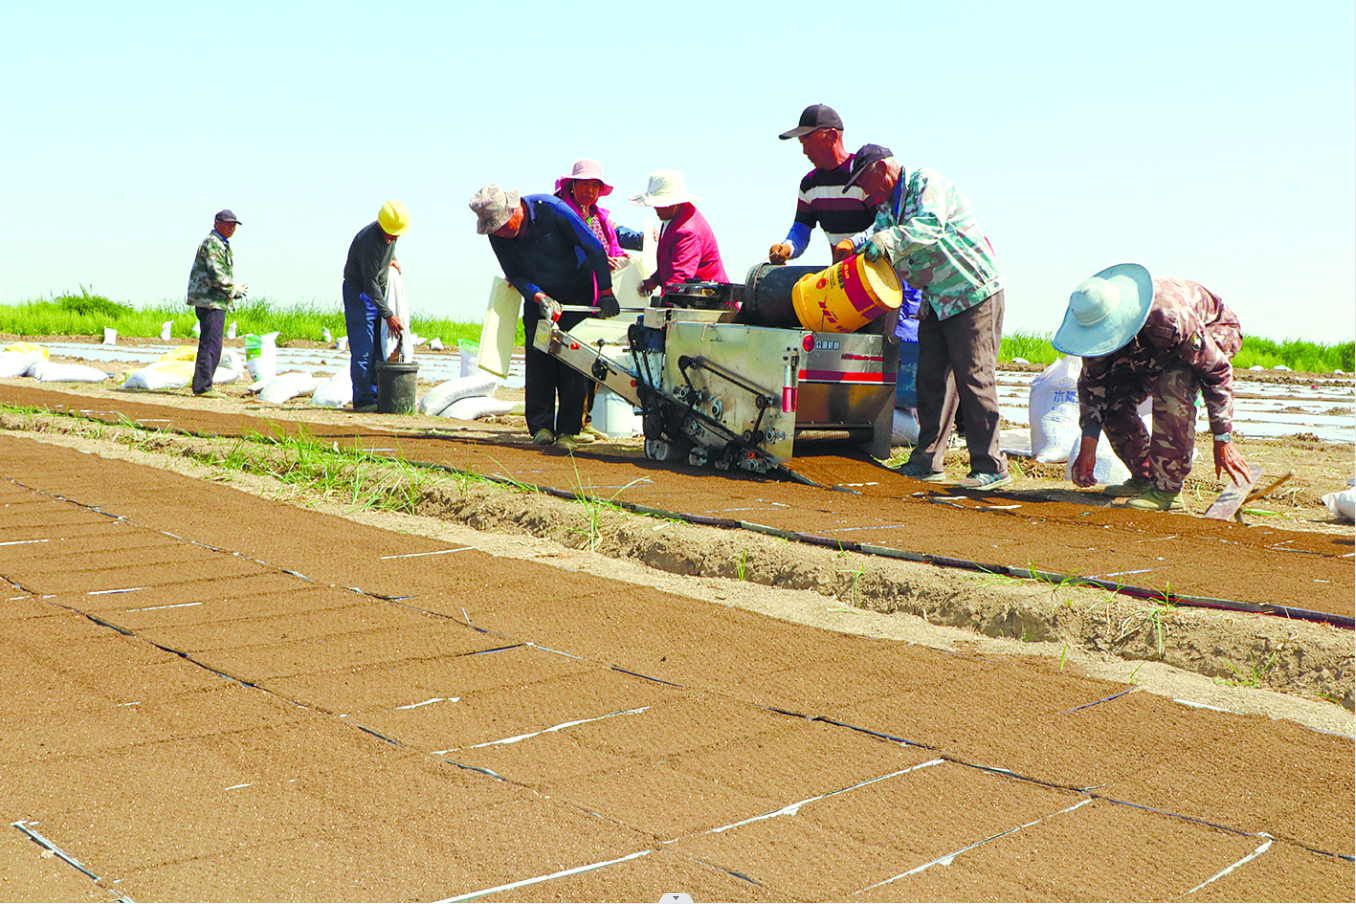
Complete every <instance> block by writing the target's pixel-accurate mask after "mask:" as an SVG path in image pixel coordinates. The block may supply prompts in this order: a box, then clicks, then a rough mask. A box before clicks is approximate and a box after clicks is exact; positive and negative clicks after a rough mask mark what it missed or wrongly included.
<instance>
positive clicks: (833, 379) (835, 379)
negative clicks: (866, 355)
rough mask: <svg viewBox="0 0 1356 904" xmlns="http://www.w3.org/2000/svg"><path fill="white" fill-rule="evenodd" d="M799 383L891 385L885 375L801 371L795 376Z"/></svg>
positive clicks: (840, 371)
mask: <svg viewBox="0 0 1356 904" xmlns="http://www.w3.org/2000/svg"><path fill="white" fill-rule="evenodd" d="M796 377H797V379H799V380H801V381H805V380H813V381H816V382H819V383H886V382H889V383H893V382H895V381H894V380H888V381H887V380H886V379H885V377H886V375H885V374H862V373H850V372H848V371H842V370H802V371H800V372H799V373H797V375H796Z"/></svg>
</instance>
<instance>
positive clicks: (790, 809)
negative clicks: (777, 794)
mask: <svg viewBox="0 0 1356 904" xmlns="http://www.w3.org/2000/svg"><path fill="white" fill-rule="evenodd" d="M944 762H946V760H928V761H927V762H926V763H919V764H918V765H917V766H910V767H909V768H908V769H901V770H899V771H898V772H891V773H890V774H889V775H880V776H877V777H876V778H869V779H867V780H866V781H864V782H858V783H857V784H855V785H849V786H848V787H846V788H839V789H838V790H837V791H830V792H829V793H828V794H820V795H818V796H817V797H807V798H806V799H805V800H801V801H796V802H795V803H794V804H787V805H786V806H785V807H782V808H781V809H780V810H773V811H772V812H771V813H763V814H762V815H759V816H750V817H749V818H748V819H741V820H740V821H739V822H732V823H730V824H729V825H728V826H721V827H720V828H716V829H707V831H706V834H707V835H715V834H716V833H717V832H725V831H728V830H730V829H737V828H739V827H740V826H746V825H748V824H749V823H753V822H760V821H761V820H764V819H772V818H774V817H777V816H795V815H796V814H797V813H798V812H800V808H801V807H803V806H805V805H806V804H811V803H814V802H815V801H817V800H824V799H825V798H828V797H833V796H835V795H837V794H846V793H847V792H849V791H855V790H857V789H858V788H865V787H866V786H867V785H874V784H875V783H876V782H883V781H885V780H886V779H887V778H894V777H896V776H899V775H907V774H908V773H910V772H913V771H914V770H917V769H926V768H927V767H929V766H940V765H941V764H942V763H944ZM873 887H874V886H873Z"/></svg>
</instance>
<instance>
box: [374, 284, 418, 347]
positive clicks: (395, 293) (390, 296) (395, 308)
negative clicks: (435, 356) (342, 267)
mask: <svg viewBox="0 0 1356 904" xmlns="http://www.w3.org/2000/svg"><path fill="white" fill-rule="evenodd" d="M386 306H387V307H388V308H390V309H391V313H392V314H394V315H396V316H397V317H399V318H400V322H401V323H403V324H405V329H404V330H402V331H401V332H400V335H398V336H392V335H391V328H390V327H388V326H387V325H386V321H385V320H383V321H382V322H381V351H382V355H381V360H383V361H398V362H400V363H402V364H408V363H409V362H411V361H413V360H414V330H412V329H410V305H409V302H407V301H406V300H405V283H404V282H403V281H401V279H400V271H399V270H397V269H396V268H395V267H392V268H391V269H390V270H388V271H387V273H386ZM397 351H398V352H399V354H398V355H397V356H396V357H394V358H392V357H391V355H392V354H393V353H395V352H397Z"/></svg>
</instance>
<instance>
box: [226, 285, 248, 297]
mask: <svg viewBox="0 0 1356 904" xmlns="http://www.w3.org/2000/svg"><path fill="white" fill-rule="evenodd" d="M249 290H250V287H249V286H247V285H245V284H244V283H236V284H235V286H234V287H232V289H231V297H232V298H244V297H245V295H246V293H248V292H249Z"/></svg>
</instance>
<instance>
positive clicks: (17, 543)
mask: <svg viewBox="0 0 1356 904" xmlns="http://www.w3.org/2000/svg"><path fill="white" fill-rule="evenodd" d="M51 542H52V541H51V540H7V541H5V542H4V543H0V546H23V545H24V544H26V543H51Z"/></svg>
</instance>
